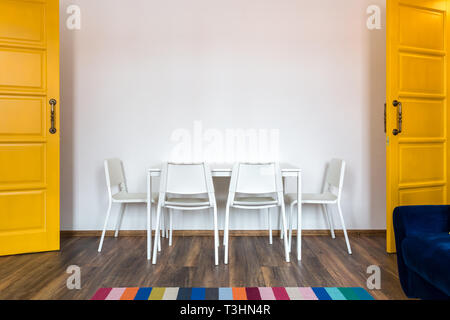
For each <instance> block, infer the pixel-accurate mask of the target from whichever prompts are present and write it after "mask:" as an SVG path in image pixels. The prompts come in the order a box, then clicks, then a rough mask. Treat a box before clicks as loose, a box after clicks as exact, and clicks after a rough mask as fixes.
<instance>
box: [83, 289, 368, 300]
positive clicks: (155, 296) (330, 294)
mask: <svg viewBox="0 0 450 320" xmlns="http://www.w3.org/2000/svg"><path fill="white" fill-rule="evenodd" d="M91 300H373V297H372V296H371V295H370V294H369V293H368V292H367V291H366V290H365V289H363V288H321V287H303V288H300V287H286V288H284V287H277V288H270V287H251V288H157V287H153V288H101V289H98V290H97V292H96V293H95V295H94V296H93V297H92V298H91Z"/></svg>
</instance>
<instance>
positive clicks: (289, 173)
mask: <svg viewBox="0 0 450 320" xmlns="http://www.w3.org/2000/svg"><path fill="white" fill-rule="evenodd" d="M210 168H211V174H212V176H213V177H231V172H232V164H224V165H219V164H211V165H210ZM280 168H281V173H282V176H283V177H286V178H287V177H293V178H296V179H297V200H298V204H299V205H298V206H297V259H298V260H301V258H302V252H301V250H302V248H301V247H302V245H301V244H302V242H301V236H302V235H301V231H302V219H301V216H302V206H301V203H302V201H301V199H302V171H301V169H300V168H298V167H296V166H293V165H290V164H286V163H280ZM160 175H161V168H152V169H148V171H147V195H148V196H147V197H148V198H147V259H149V260H150V256H151V255H150V251H151V247H152V236H151V207H152V202H151V195H152V179H153V178H154V177H159V176H160ZM285 186H286V182H285ZM285 190H286V188H285Z"/></svg>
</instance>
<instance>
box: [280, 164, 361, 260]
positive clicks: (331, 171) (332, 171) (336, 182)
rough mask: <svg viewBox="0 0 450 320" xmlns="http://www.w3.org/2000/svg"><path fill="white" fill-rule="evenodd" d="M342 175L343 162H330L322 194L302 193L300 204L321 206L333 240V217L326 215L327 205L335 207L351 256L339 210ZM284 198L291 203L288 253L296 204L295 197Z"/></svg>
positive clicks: (340, 210) (343, 169)
mask: <svg viewBox="0 0 450 320" xmlns="http://www.w3.org/2000/svg"><path fill="white" fill-rule="evenodd" d="M344 173H345V161H344V160H339V159H333V160H331V162H330V163H329V165H328V168H327V172H326V176H325V183H324V186H323V190H322V193H318V194H315V193H304V194H302V203H304V204H319V205H322V208H323V211H324V213H325V216H326V218H327V221H328V224H329V226H330V231H331V237H332V238H333V239H334V238H335V234H334V226H333V224H334V223H333V217H332V216H331V215H330V214H329V213H328V210H327V205H336V207H337V209H338V212H339V217H340V219H341V224H342V229H343V231H344V237H345V242H346V244H347V250H348V253H349V254H352V249H351V247H350V242H349V240H348V235H347V229H346V228H345V223H344V217H343V216H342V209H341V195H342V187H343V184H344ZM286 198H287V200H288V201H289V202H290V203H291V206H290V215H289V251H290V250H291V245H292V222H293V214H292V213H293V211H294V206H295V205H296V204H297V200H294V199H295V198H296V196H295V195H287V196H286ZM300 219H301V217H300Z"/></svg>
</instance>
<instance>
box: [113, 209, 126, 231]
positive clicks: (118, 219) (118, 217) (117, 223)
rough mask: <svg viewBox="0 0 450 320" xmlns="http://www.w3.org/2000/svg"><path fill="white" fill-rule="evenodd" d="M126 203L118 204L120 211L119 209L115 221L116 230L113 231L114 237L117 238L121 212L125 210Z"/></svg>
mask: <svg viewBox="0 0 450 320" xmlns="http://www.w3.org/2000/svg"><path fill="white" fill-rule="evenodd" d="M126 206H127V205H126V203H123V204H121V205H120V211H119V215H118V216H117V222H116V228H115V230H116V232H115V233H114V237H115V238H117V237H118V236H119V230H120V226H121V225H122V219H123V214H124V212H125V207H126Z"/></svg>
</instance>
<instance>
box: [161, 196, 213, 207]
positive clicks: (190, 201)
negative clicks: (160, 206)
mask: <svg viewBox="0 0 450 320" xmlns="http://www.w3.org/2000/svg"><path fill="white" fill-rule="evenodd" d="M165 205H167V206H188V207H201V206H209V200H208V199H206V198H167V200H166V201H165Z"/></svg>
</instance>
